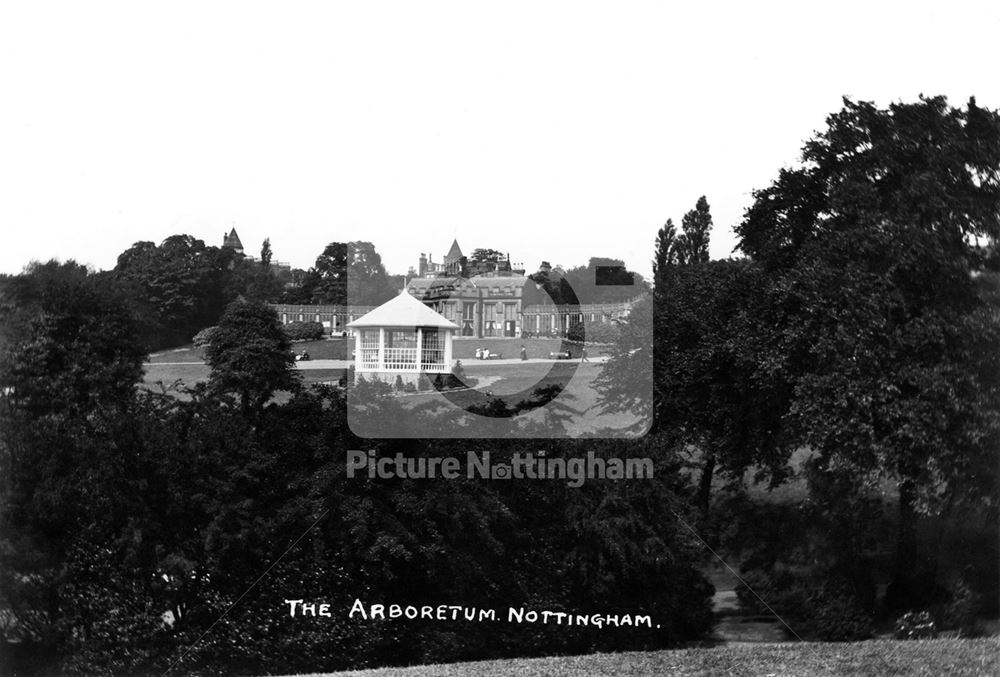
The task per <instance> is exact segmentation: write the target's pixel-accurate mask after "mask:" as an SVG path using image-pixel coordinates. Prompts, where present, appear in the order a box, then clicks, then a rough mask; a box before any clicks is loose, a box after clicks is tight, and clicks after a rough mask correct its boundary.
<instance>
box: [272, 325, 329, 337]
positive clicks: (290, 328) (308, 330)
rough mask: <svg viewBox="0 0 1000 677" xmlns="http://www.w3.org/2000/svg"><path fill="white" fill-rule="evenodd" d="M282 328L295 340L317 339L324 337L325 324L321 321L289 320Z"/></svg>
mask: <svg viewBox="0 0 1000 677" xmlns="http://www.w3.org/2000/svg"><path fill="white" fill-rule="evenodd" d="M282 329H284V330H285V334H286V335H287V336H288V338H290V339H291V340H293V341H316V340H318V339H321V338H323V325H322V324H320V323H319V322H289V323H288V324H286V325H283V326H282Z"/></svg>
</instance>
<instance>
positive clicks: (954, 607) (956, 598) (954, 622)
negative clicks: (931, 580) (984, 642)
mask: <svg viewBox="0 0 1000 677" xmlns="http://www.w3.org/2000/svg"><path fill="white" fill-rule="evenodd" d="M949 593H950V600H949V601H948V603H947V604H945V605H944V608H943V610H942V622H943V624H944V627H947V628H954V629H956V630H958V631H960V632H961V634H962V635H966V636H968V635H974V634H976V615H977V614H978V612H979V610H980V607H981V606H982V601H981V598H980V596H979V595H978V594H977V593H976V591H975V590H973V589H972V588H971V587H970V586H969V585H968V584H967V583H966V582H965V581H958V582H957V583H955V584H954V585H953V586H951V588H950V589H949Z"/></svg>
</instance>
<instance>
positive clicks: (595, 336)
mask: <svg viewBox="0 0 1000 677" xmlns="http://www.w3.org/2000/svg"><path fill="white" fill-rule="evenodd" d="M620 338H621V328H620V327H619V325H617V324H616V323H614V322H595V323H593V324H591V325H589V326H588V327H587V343H615V342H617V341H618V340H619V339H620Z"/></svg>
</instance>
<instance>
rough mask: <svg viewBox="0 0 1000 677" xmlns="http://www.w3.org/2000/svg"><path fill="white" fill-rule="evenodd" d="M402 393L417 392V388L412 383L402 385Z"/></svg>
mask: <svg viewBox="0 0 1000 677" xmlns="http://www.w3.org/2000/svg"><path fill="white" fill-rule="evenodd" d="M403 392H404V393H415V392H417V386H415V385H413V384H412V383H406V384H405V385H403Z"/></svg>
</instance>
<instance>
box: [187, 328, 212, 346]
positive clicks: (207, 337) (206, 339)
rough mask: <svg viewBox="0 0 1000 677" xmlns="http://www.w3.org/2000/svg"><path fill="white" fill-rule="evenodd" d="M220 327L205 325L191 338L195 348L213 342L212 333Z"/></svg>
mask: <svg viewBox="0 0 1000 677" xmlns="http://www.w3.org/2000/svg"><path fill="white" fill-rule="evenodd" d="M216 329H218V327H205V328H204V329H202V330H201V331H199V332H198V333H197V334H195V335H194V337H193V338H192V339H191V343H193V344H194V347H195V348H203V347H205V346H207V345H208V344H209V343H211V342H212V335H213V334H214V333H215V330H216Z"/></svg>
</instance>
